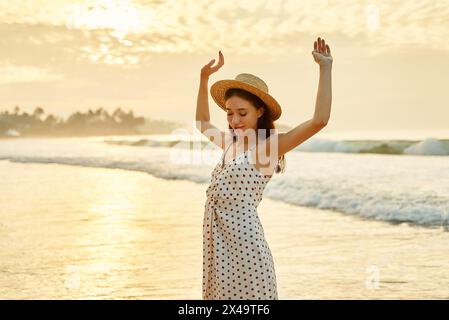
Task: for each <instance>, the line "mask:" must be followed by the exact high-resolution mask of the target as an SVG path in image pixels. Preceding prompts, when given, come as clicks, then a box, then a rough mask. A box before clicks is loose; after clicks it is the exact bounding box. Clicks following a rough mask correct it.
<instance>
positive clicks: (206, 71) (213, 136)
mask: <svg viewBox="0 0 449 320" xmlns="http://www.w3.org/2000/svg"><path fill="white" fill-rule="evenodd" d="M218 54H219V60H218V63H217V65H215V66H212V65H213V64H214V62H215V59H212V60H211V61H210V62H209V63H208V64H206V65H205V66H204V67H202V68H201V74H200V86H199V89H198V99H197V103H196V116H195V120H196V121H195V123H196V128H197V129H198V130H199V131H200V132H201V133H203V134H204V135H205V136H206V137H207V138H208V139H209V140H210V141H212V142H213V143H215V144H216V145H217V146H219V147H220V148H224V141H225V133H224V132H223V131H221V130H219V129H218V128H217V127H215V126H214V125H212V124H211V123H210V115H209V90H208V82H209V76H210V75H211V74H213V73H215V72H217V71H218V70H219V69H220V68H221V67H222V66H223V64H224V57H223V54H222V53H221V51H219V52H218Z"/></svg>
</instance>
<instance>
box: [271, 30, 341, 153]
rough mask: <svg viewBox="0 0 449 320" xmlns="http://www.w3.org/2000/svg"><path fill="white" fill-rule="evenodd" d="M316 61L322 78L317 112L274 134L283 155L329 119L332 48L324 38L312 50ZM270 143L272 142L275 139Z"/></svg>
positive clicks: (317, 98)
mask: <svg viewBox="0 0 449 320" xmlns="http://www.w3.org/2000/svg"><path fill="white" fill-rule="evenodd" d="M312 55H313V58H314V59H315V62H316V63H318V64H319V67H320V79H319V83H318V93H317V97H316V103H315V112H314V114H313V117H312V119H310V120H307V121H305V122H303V123H301V124H300V125H298V126H297V127H295V128H293V129H292V130H290V131H289V132H287V133H280V134H278V135H275V136H273V138H274V139H276V138H277V139H278V140H277V144H278V148H277V149H278V155H277V156H281V155H283V154H285V153H287V152H288V151H290V150H292V149H294V148H295V147H296V146H298V145H300V144H301V143H303V142H304V141H306V140H307V139H309V138H310V137H312V136H313V135H315V134H316V133H317V132H318V131H320V130H321V129H323V128H324V127H325V126H326V125H327V122H328V121H329V117H330V112H331V104H332V63H333V58H332V56H331V50H330V47H329V45H327V44H326V43H325V41H324V39H321V38H318V39H317V41H315V43H314V50H313V51H312ZM269 140H271V141H270V142H269V144H272V142H273V139H269ZM268 148H269V146H268Z"/></svg>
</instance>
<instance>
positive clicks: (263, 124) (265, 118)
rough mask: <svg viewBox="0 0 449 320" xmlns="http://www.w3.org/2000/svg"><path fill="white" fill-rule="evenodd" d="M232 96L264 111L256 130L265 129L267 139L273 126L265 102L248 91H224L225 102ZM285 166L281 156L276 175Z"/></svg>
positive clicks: (229, 126)
mask: <svg viewBox="0 0 449 320" xmlns="http://www.w3.org/2000/svg"><path fill="white" fill-rule="evenodd" d="M232 96H238V97H240V98H242V99H245V100H247V101H248V102H251V103H252V104H253V105H254V107H256V109H260V108H263V109H264V112H263V114H262V116H260V117H259V119H257V130H259V129H265V132H266V138H269V137H270V135H271V130H270V129H275V126H274V121H273V117H272V116H271V112H270V109H269V108H268V107H267V105H266V104H265V102H263V101H262V99H260V98H259V97H258V96H256V95H254V94H252V93H251V92H248V91H245V90H242V89H237V88H232V89H228V90H227V91H226V93H225V101H226V100H228V99H229V98H231V97H232ZM228 128H229V129H230V130H232V127H231V125H229V124H228ZM232 132H233V134H234V131H232ZM236 138H237V136H236V135H235V134H234V141H235V140H236ZM285 165H286V162H285V157H284V155H282V156H281V157H280V158H279V159H278V164H277V165H276V169H275V172H276V173H280V172H284V171H285Z"/></svg>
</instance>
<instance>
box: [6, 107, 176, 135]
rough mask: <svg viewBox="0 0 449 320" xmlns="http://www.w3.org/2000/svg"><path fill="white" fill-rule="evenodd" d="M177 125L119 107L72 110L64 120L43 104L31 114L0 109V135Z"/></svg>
mask: <svg viewBox="0 0 449 320" xmlns="http://www.w3.org/2000/svg"><path fill="white" fill-rule="evenodd" d="M178 126H179V125H178V124H176V123H173V122H169V121H164V120H150V119H145V118H144V117H138V116H135V115H134V113H133V111H132V110H129V111H127V112H126V111H124V110H122V109H121V108H120V107H119V108H116V109H115V110H114V111H113V112H112V113H109V112H108V111H107V110H105V109H103V108H98V109H97V110H91V109H89V110H88V111H86V112H80V111H77V112H74V113H72V114H71V115H70V116H69V117H68V118H67V119H66V120H64V119H63V118H61V117H58V116H55V115H53V114H46V113H45V111H44V109H43V108H42V107H36V108H35V109H34V111H33V113H28V112H22V111H21V110H20V107H19V106H16V107H15V108H14V110H13V111H12V112H10V111H8V110H6V111H1V112H0V137H8V136H9V137H12V136H21V137H23V136H91V135H132V134H151V133H169V132H171V131H172V130H173V129H175V128H176V127H178Z"/></svg>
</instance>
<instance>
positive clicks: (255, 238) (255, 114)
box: [196, 38, 333, 299]
mask: <svg viewBox="0 0 449 320" xmlns="http://www.w3.org/2000/svg"><path fill="white" fill-rule="evenodd" d="M312 55H313V58H314V59H315V62H317V63H318V64H319V67H320V79H319V84H318V94H317V98H316V105H315V112H314V115H313V117H312V118H311V119H310V120H307V121H305V122H303V123H301V124H300V125H298V126H297V127H295V128H294V129H292V130H290V131H289V132H287V133H277V132H276V130H274V128H275V127H274V121H275V120H277V119H278V118H279V117H280V116H281V107H280V105H279V104H278V102H277V101H276V100H275V99H274V98H273V97H272V96H271V95H270V94H269V93H268V86H267V85H266V83H265V82H264V81H263V80H262V79H260V78H258V77H256V76H254V75H252V74H248V73H242V74H239V75H238V76H237V77H236V78H235V79H233V80H221V81H218V82H216V83H214V84H213V85H212V87H211V90H210V92H211V95H212V98H213V99H214V101H215V102H216V103H217V104H218V106H220V107H221V108H222V109H223V110H225V111H226V112H227V120H228V131H220V130H219V129H217V128H216V127H215V126H213V125H212V124H211V123H210V117H209V105H208V80H209V76H210V75H211V74H213V73H215V72H216V71H218V69H220V68H221V67H222V66H223V64H224V57H223V54H222V53H221V51H220V52H219V61H218V63H217V65H216V66H213V63H214V61H215V59H213V60H211V61H210V62H209V63H208V64H207V65H205V66H204V67H203V68H202V69H201V77H200V87H199V92H198V100H197V109H196V123H197V128H198V130H200V131H201V132H202V133H203V134H205V135H206V136H207V137H208V138H209V140H211V141H212V142H214V143H215V144H216V145H218V146H219V147H220V148H222V149H223V150H224V152H223V156H222V158H221V160H220V162H219V163H218V164H217V166H216V167H215V168H214V169H213V171H212V181H211V184H210V186H209V187H208V189H207V191H206V195H207V201H206V204H205V214H204V220H203V286H202V287H203V299H278V292H277V286H276V274H275V268H274V263H273V257H272V255H271V250H270V248H269V246H268V244H267V242H266V240H265V236H264V231H263V227H262V225H261V223H260V220H259V217H258V214H257V207H258V205H259V203H260V201H261V200H262V193H263V190H264V189H265V186H266V184H267V183H268V182H269V181H270V178H271V177H272V174H273V173H274V172H276V173H278V172H281V171H283V170H284V167H285V159H284V154H285V153H287V152H288V151H290V150H292V149H293V148H295V147H296V146H298V145H299V144H301V143H302V142H304V141H305V140H307V139H309V138H310V137H312V136H313V135H314V134H316V133H317V132H318V131H320V130H321V129H322V128H323V127H324V126H326V124H327V122H328V120H329V116H330V109H331V102H332V89H331V72H332V62H333V59H332V56H331V52H330V48H329V45H327V44H326V43H325V41H324V39H321V38H318V39H317V41H315V43H314V50H313V51H312ZM231 147H232V150H231V151H229V149H230V148H231ZM239 150H240V152H239Z"/></svg>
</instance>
